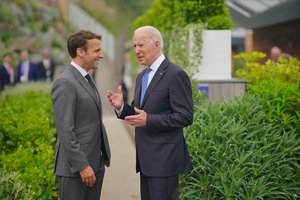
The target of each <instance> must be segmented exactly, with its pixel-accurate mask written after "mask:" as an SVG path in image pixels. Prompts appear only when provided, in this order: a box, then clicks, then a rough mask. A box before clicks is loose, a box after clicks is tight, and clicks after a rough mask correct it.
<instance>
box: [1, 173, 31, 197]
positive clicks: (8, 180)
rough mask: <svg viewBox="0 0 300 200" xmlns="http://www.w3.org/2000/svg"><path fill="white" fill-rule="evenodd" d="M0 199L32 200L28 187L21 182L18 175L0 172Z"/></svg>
mask: <svg viewBox="0 0 300 200" xmlns="http://www.w3.org/2000/svg"><path fill="white" fill-rule="evenodd" d="M0 185H1V187H0V199H3V200H34V198H33V197H32V195H31V194H32V190H31V189H30V186H28V185H27V184H26V183H24V182H23V181H22V180H21V176H20V173H18V172H8V171H5V170H0Z"/></svg>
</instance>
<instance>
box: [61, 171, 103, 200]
mask: <svg viewBox="0 0 300 200" xmlns="http://www.w3.org/2000/svg"><path fill="white" fill-rule="evenodd" d="M104 173H105V168H104V166H103V168H101V170H100V171H99V172H98V173H97V174H96V183H95V185H93V186H92V187H89V186H86V184H85V183H83V182H82V180H81V177H63V176H57V181H58V189H59V198H60V200H99V199H100V196H101V189H102V183H103V178H104Z"/></svg>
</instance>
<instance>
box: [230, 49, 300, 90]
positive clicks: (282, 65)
mask: <svg viewBox="0 0 300 200" xmlns="http://www.w3.org/2000/svg"><path fill="white" fill-rule="evenodd" d="M265 57H266V54H265V53H262V52H253V53H240V54H238V55H236V58H238V59H242V60H243V61H244V66H243V67H242V68H240V69H238V70H237V71H236V74H237V77H238V78H243V79H248V80H251V84H257V83H258V82H260V81H262V80H278V81H281V82H288V83H289V84H294V85H297V86H298V87H299V86H300V60H298V59H297V58H293V57H290V58H279V60H278V62H277V64H276V65H275V64H274V63H273V62H272V60H270V59H268V60H267V61H265V62H264V63H262V62H261V60H262V59H264V58H265Z"/></svg>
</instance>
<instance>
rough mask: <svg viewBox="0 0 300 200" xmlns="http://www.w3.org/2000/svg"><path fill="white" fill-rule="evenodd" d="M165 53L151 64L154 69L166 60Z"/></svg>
mask: <svg viewBox="0 0 300 200" xmlns="http://www.w3.org/2000/svg"><path fill="white" fill-rule="evenodd" d="M165 58H166V57H165V55H164V54H163V53H162V54H161V55H160V56H159V57H158V58H157V59H156V60H155V61H154V63H152V65H150V68H151V70H152V71H154V72H156V71H157V69H158V67H159V66H160V65H161V63H162V62H163V61H164V60H165Z"/></svg>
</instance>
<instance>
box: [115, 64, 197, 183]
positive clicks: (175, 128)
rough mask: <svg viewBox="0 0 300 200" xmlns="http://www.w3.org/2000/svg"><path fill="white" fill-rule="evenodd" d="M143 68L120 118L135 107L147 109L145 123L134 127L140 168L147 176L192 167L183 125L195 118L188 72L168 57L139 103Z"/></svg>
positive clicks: (182, 170)
mask: <svg viewBox="0 0 300 200" xmlns="http://www.w3.org/2000/svg"><path fill="white" fill-rule="evenodd" d="M144 73H145V70H144V71H142V72H141V73H140V74H139V75H138V77H137V80H136V88H135V93H134V101H133V102H132V104H131V105H128V104H124V108H123V110H122V113H121V115H120V116H118V117H119V118H122V119H123V118H125V116H127V115H132V114H134V109H133V108H134V107H137V108H140V109H143V110H144V111H145V112H146V113H147V123H146V127H138V128H136V129H135V133H136V134H135V142H136V149H137V171H142V173H143V174H145V175H146V176H151V177H168V176H174V175H177V174H179V173H183V172H188V171H190V170H191V169H192V163H191V158H190V156H189V153H188V151H187V145H186V143H185V139H184V136H183V128H184V127H185V126H188V125H190V124H191V123H192V122H193V101H192V90H191V83H190V79H189V77H188V76H187V74H186V73H185V72H184V71H183V70H182V69H181V68H180V67H178V66H177V65H175V64H173V63H171V62H170V61H169V60H168V59H167V58H166V59H165V60H164V61H163V62H162V64H161V65H160V66H159V68H158V70H157V71H156V73H155V75H154V77H153V79H152V80H151V82H150V84H149V86H148V89H147V91H146V93H145V96H144V99H143V102H142V105H140V95H141V85H142V77H143V75H144Z"/></svg>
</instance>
